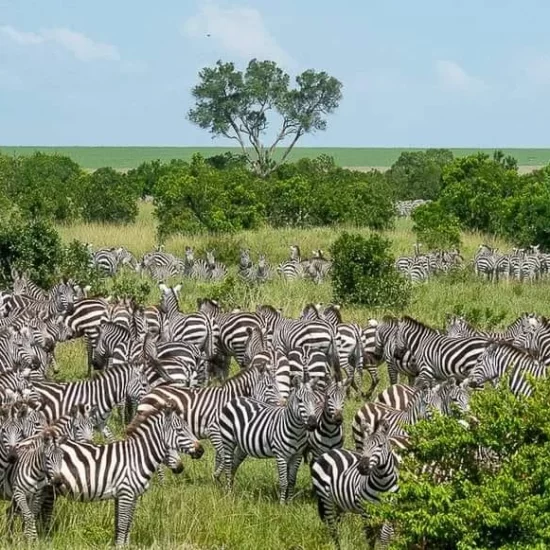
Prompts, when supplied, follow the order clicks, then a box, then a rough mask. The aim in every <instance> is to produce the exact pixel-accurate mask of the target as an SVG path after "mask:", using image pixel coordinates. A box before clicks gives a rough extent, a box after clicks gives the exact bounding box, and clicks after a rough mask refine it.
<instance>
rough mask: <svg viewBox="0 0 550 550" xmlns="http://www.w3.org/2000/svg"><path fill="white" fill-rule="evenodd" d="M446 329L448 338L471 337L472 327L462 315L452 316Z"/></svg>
mask: <svg viewBox="0 0 550 550" xmlns="http://www.w3.org/2000/svg"><path fill="white" fill-rule="evenodd" d="M446 328H447V336H450V337H451V338H459V337H464V336H470V326H469V324H468V322H467V321H466V319H465V318H464V316H462V315H451V316H450V317H449V318H448V319H447V327H446Z"/></svg>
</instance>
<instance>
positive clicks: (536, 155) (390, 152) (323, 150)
mask: <svg viewBox="0 0 550 550" xmlns="http://www.w3.org/2000/svg"><path fill="white" fill-rule="evenodd" d="M419 150H422V149H414V148H411V149H408V148H375V147H357V148H353V147H316V148H315V147H298V148H296V149H294V151H293V153H292V155H291V157H290V158H291V159H298V158H302V157H308V158H312V157H317V156H319V155H322V154H325V155H330V156H332V157H334V159H335V160H336V162H337V163H338V164H339V165H340V166H357V167H359V166H361V167H368V166H373V167H385V166H391V164H393V162H394V161H395V160H396V159H397V157H398V156H399V154H400V153H401V152H402V151H419ZM34 151H44V152H47V153H53V152H57V153H60V154H63V155H68V156H70V157H71V158H72V159H73V160H75V161H76V162H78V164H80V165H81V166H82V167H83V168H91V169H95V168H100V167H101V166H112V167H113V168H119V169H128V168H134V167H135V166H138V165H139V164H140V163H141V162H144V161H150V160H155V159H159V160H161V161H167V160H170V159H173V158H178V159H184V160H185V159H189V158H191V156H192V155H193V153H201V154H202V155H204V156H211V155H216V154H220V153H224V152H225V151H232V152H234V153H238V152H239V151H240V150H239V149H237V148H227V147H41V146H32V147H16V146H11V145H5V146H0V152H2V153H6V154H14V153H15V154H19V155H29V154H32V153H33V152H34ZM452 151H453V152H454V154H455V155H457V156H464V155H469V154H472V153H475V152H476V151H484V152H487V153H489V154H492V152H493V150H492V149H475V148H473V149H452ZM503 151H504V153H505V154H507V155H512V156H513V157H515V158H516V159H517V160H518V163H519V164H520V165H521V166H540V165H544V164H548V163H549V162H550V149H503Z"/></svg>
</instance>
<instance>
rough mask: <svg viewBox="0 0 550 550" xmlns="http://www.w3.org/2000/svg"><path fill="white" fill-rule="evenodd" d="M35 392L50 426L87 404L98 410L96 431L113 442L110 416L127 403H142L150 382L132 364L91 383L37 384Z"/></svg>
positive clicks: (103, 374) (87, 381)
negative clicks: (50, 423)
mask: <svg viewBox="0 0 550 550" xmlns="http://www.w3.org/2000/svg"><path fill="white" fill-rule="evenodd" d="M33 390H34V391H35V392H36V394H37V395H38V397H39V399H40V401H41V403H42V406H41V412H42V413H43V414H44V415H45V417H46V420H47V421H48V422H51V421H53V420H55V419H57V418H59V417H61V416H63V415H64V414H67V413H68V412H70V410H71V408H72V407H73V406H74V405H76V404H78V403H87V404H89V405H90V406H91V407H93V408H94V410H95V420H96V426H97V428H98V429H99V430H100V431H101V432H102V433H103V435H104V436H105V437H106V438H107V439H109V440H111V441H112V440H113V439H114V437H113V434H112V432H111V430H110V428H109V427H108V426H107V424H106V422H107V419H108V417H109V414H110V413H111V411H112V410H113V408H114V407H115V406H117V405H119V404H121V403H125V402H126V401H127V400H129V401H133V402H139V400H140V399H141V398H142V397H143V396H144V395H145V393H146V392H147V391H148V382H147V378H146V374H145V372H144V369H143V367H142V366H141V365H133V364H132V365H119V366H115V367H112V368H110V369H108V370H106V371H104V372H102V373H100V374H98V375H97V376H96V377H95V378H94V379H92V380H83V381H77V382H63V383H54V382H36V383H34V384H33Z"/></svg>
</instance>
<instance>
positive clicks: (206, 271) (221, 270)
mask: <svg viewBox="0 0 550 550" xmlns="http://www.w3.org/2000/svg"><path fill="white" fill-rule="evenodd" d="M214 254H215V251H214V250H207V251H206V260H202V259H199V260H195V262H194V264H193V267H192V268H191V275H190V276H191V278H192V279H198V280H206V281H221V280H223V279H225V277H226V276H227V273H228V270H227V266H226V265H225V264H223V263H221V262H218V261H216V259H215V257H214Z"/></svg>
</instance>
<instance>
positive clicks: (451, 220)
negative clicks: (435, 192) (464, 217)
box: [412, 202, 461, 250]
mask: <svg viewBox="0 0 550 550" xmlns="http://www.w3.org/2000/svg"><path fill="white" fill-rule="evenodd" d="M412 219H413V221H414V225H413V231H414V233H416V238H417V241H418V242H421V243H423V244H424V245H425V246H426V247H427V248H428V249H440V250H447V249H449V248H460V230H461V227H460V223H459V221H458V219H457V218H456V216H454V215H453V214H451V213H450V212H448V211H447V210H445V209H444V208H443V207H442V206H441V204H440V203H439V202H430V203H428V204H424V205H422V206H419V207H418V208H416V209H415V210H414V211H413V213H412Z"/></svg>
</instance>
